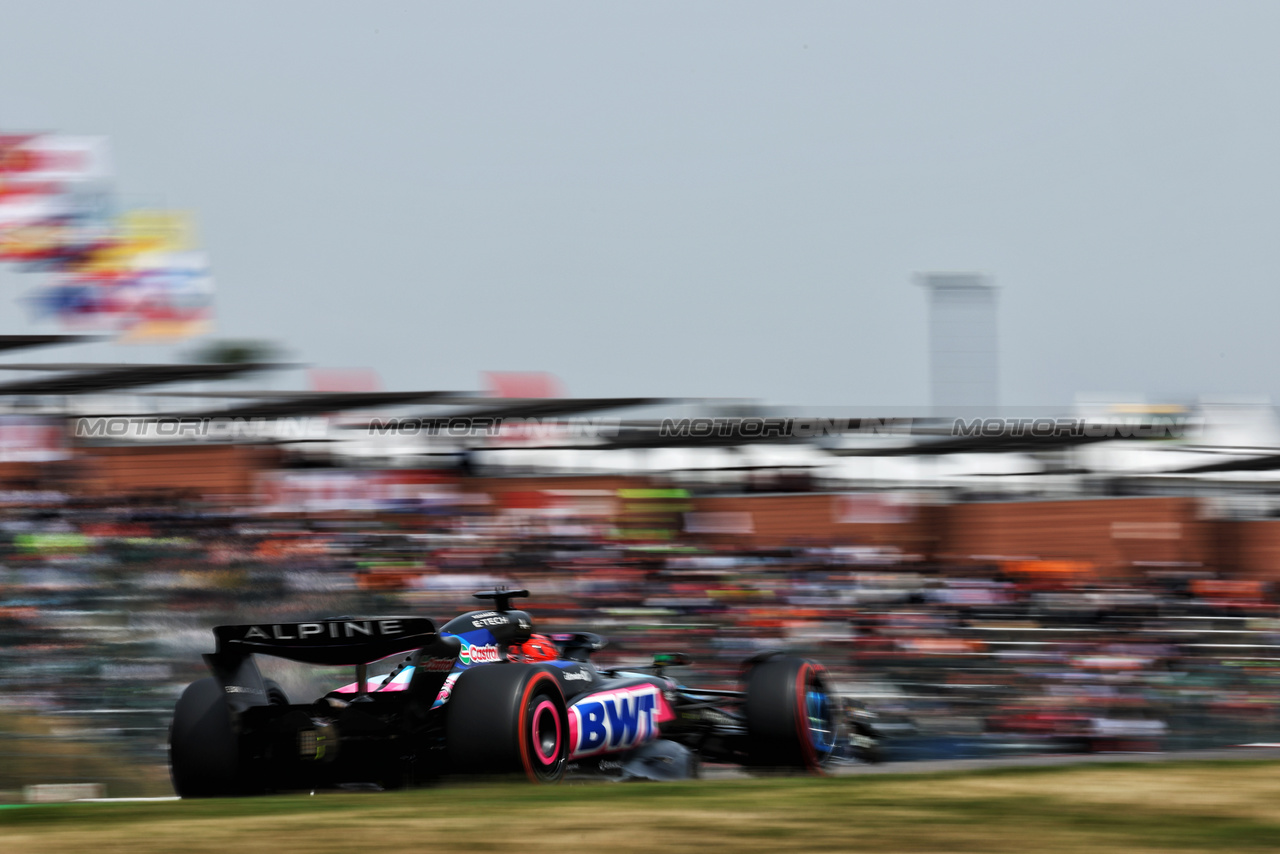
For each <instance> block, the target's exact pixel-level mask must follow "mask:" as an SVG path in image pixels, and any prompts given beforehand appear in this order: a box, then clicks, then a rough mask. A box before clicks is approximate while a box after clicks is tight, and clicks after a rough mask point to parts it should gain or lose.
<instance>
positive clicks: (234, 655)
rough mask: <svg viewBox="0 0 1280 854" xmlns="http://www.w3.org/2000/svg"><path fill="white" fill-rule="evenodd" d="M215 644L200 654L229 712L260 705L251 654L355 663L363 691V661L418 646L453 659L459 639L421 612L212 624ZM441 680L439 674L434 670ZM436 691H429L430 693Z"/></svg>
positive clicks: (261, 690) (261, 692)
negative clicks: (210, 650)
mask: <svg viewBox="0 0 1280 854" xmlns="http://www.w3.org/2000/svg"><path fill="white" fill-rule="evenodd" d="M213 635H214V637H215V638H216V639H217V642H218V646H217V649H216V651H215V652H213V653H207V654H206V655H205V656H204V661H205V664H206V665H208V667H209V671H210V672H211V673H212V674H213V677H214V679H216V680H217V681H218V684H219V685H221V686H222V690H223V692H224V699H225V700H226V702H227V705H228V707H229V708H230V709H231V710H232V711H233V712H241V711H244V710H245V709H247V708H249V707H251V706H260V705H265V704H266V702H267V694H266V686H265V685H264V684H263V681H262V674H261V672H260V671H259V670H258V665H257V663H256V662H255V661H254V660H253V656H254V655H255V654H260V655H270V656H275V657H276V658H285V659H288V660H290V661H300V662H303V663H306V664H329V665H347V664H354V665H355V666H356V674H357V680H358V681H359V683H360V685H361V692H360V693H362V694H363V693H364V689H363V686H364V682H365V676H364V673H365V665H367V664H368V663H369V662H371V661H377V660H379V659H382V658H386V657H388V656H391V655H395V654H396V653H398V652H407V651H410V650H422V651H423V653H424V654H426V655H430V656H433V660H436V658H440V659H443V658H449V659H453V658H456V657H457V655H458V651H459V646H460V644H459V642H458V640H457V639H456V638H452V637H446V638H442V637H441V636H440V634H439V632H437V631H436V626H435V623H433V622H432V621H431V620H429V619H427V618H426V617H381V618H359V617H358V618H342V619H337V620H319V621H316V622H310V623H261V624H255V625H247V626H217V627H216V628H214V630H213ZM439 676H440V679H441V680H443V679H444V674H443V673H441V674H439ZM432 696H433V697H434V696H435V695H434V694H433V695H432Z"/></svg>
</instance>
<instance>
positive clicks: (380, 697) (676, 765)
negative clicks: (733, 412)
mask: <svg viewBox="0 0 1280 854" xmlns="http://www.w3.org/2000/svg"><path fill="white" fill-rule="evenodd" d="M520 595H527V593H525V592H524V591H490V592H486V593H482V594H477V596H478V597H480V598H483V599H486V600H489V601H492V603H493V605H494V608H493V610H488V611H472V612H469V613H466V614H463V615H461V616H459V617H456V618H454V619H453V620H450V621H449V622H447V623H445V624H444V625H443V626H441V627H439V628H437V626H436V625H435V623H434V622H433V621H431V620H429V619H426V618H421V617H384V618H376V619H363V618H358V619H349V618H340V619H330V620H317V621H315V622H310V623H288V624H270V625H248V626H220V627H218V628H216V629H215V630H214V634H215V638H216V640H217V648H216V650H215V651H214V652H213V653H210V654H207V655H205V656H204V658H205V662H206V664H207V665H208V668H209V671H210V673H211V677H210V678H208V679H204V680H200V681H199V682H196V683H193V684H192V685H191V686H190V687H189V688H188V689H187V691H186V693H184V695H183V697H182V699H181V700H180V701H179V703H178V707H177V709H176V711H175V717H174V723H173V727H172V729H171V735H170V762H171V771H172V776H173V781H174V786H175V789H176V790H177V791H178V793H179V794H180V795H183V796H208V795H227V794H252V793H257V792H266V791H283V790H297V789H316V788H326V787H351V786H355V787H379V788H398V787H402V786H408V785H416V784H423V783H428V782H430V781H433V780H435V779H437V778H439V777H441V776H442V775H446V774H473V773H494V772H498V773H502V772H514V773H520V772H521V771H523V772H524V773H525V774H526V775H527V776H528V777H529V778H530V779H533V780H535V781H540V782H548V781H554V780H558V779H560V778H561V777H563V776H564V775H565V774H575V773H577V774H603V775H606V776H614V777H622V778H628V777H630V778H649V779H677V778H683V777H691V776H696V774H697V773H698V768H699V765H700V763H701V762H704V761H705V762H714V763H731V764H738V765H748V766H751V765H756V766H763V765H769V766H790V767H796V768H801V769H807V770H821V768H822V767H824V766H826V765H827V763H828V762H829V761H830V760H831V759H834V758H838V757H839V755H840V753H841V752H842V751H844V750H845V748H846V747H847V745H848V744H849V741H848V739H847V738H844V737H843V736H842V735H841V734H840V733H839V732H838V730H840V729H841V719H840V707H839V703H838V701H837V700H836V699H835V698H834V696H831V695H830V692H829V691H828V690H827V687H826V683H825V676H824V675H823V674H822V671H821V668H820V667H818V666H817V665H815V664H813V663H812V662H804V661H802V660H800V659H787V658H785V657H781V656H776V655H769V656H757V657H756V658H754V659H752V660H750V661H748V662H746V663H745V665H744V680H745V681H744V690H742V691H719V690H706V689H696V688H689V687H686V686H683V685H682V684H680V682H679V681H678V680H676V679H675V678H673V677H672V676H671V675H670V669H671V668H672V667H679V666H682V665H685V664H687V663H689V662H688V659H687V658H685V657H684V656H683V655H680V654H677V653H672V654H659V655H656V656H655V657H654V665H653V666H652V667H647V668H639V669H629V670H609V669H600V668H598V667H597V666H596V665H595V664H594V663H593V662H592V661H591V655H592V653H593V652H595V651H597V650H599V649H601V648H602V647H603V646H604V644H605V642H604V640H603V639H602V638H601V637H599V636H598V635H594V634H591V633H585V632H584V633H574V634H565V635H555V636H553V639H554V641H555V643H556V645H557V648H558V651H559V656H558V658H557V660H556V661H551V662H539V663H536V664H530V663H519V662H515V661H511V660H510V656H509V652H508V650H509V649H510V647H511V645H513V644H519V643H522V642H523V641H525V640H527V639H528V638H529V637H530V635H531V633H532V631H533V620H532V618H531V617H530V616H529V614H527V613H526V612H524V611H520V610H513V609H512V608H511V607H510V600H511V599H512V598H514V597H516V596H520ZM257 654H265V655H271V656H277V657H282V658H287V659H291V660H295V661H301V662H308V663H315V664H325V665H350V666H353V667H354V668H355V682H353V683H352V684H351V685H348V686H345V687H343V688H339V689H337V690H335V691H330V692H329V693H327V694H325V695H324V696H322V697H320V698H318V699H316V700H315V701H314V702H310V703H292V702H289V701H288V699H287V698H286V697H285V696H284V693H283V691H281V690H280V688H279V687H278V686H275V685H273V684H272V683H270V682H269V680H264V679H263V677H262V675H261V673H260V671H259V670H258V667H257V664H256V662H255V660H254V656H255V655H257ZM398 654H403V655H404V657H403V659H402V660H401V661H400V662H399V663H398V665H397V666H396V668H395V669H394V670H393V671H392V672H391V673H390V674H389V675H387V676H385V677H378V678H376V679H374V680H370V679H369V677H368V674H367V666H368V664H369V663H371V662H374V661H379V660H382V659H386V658H388V657H390V656H396V655H398ZM477 671H483V672H482V673H477ZM793 684H794V685H795V686H797V687H795V688H794V689H792V688H790V687H788V686H791V685H793ZM775 695H776V696H775ZM806 703H807V704H808V706H807V708H808V709H809V711H808V712H807V713H806V711H805V709H806V706H805V704H806ZM824 704H825V705H824ZM795 733H798V735H795ZM815 751H816V752H815Z"/></svg>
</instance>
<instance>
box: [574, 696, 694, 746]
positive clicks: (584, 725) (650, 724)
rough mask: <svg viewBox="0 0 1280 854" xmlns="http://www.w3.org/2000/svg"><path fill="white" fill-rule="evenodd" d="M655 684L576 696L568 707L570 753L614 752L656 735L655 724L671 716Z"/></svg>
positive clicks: (651, 739) (643, 742)
mask: <svg viewBox="0 0 1280 854" xmlns="http://www.w3.org/2000/svg"><path fill="white" fill-rule="evenodd" d="M673 717H674V716H673V715H672V714H671V708H670V706H669V705H668V704H667V702H666V700H664V699H663V697H662V691H661V689H660V688H658V686H656V685H638V686H635V687H633V688H617V689H615V690H613V691H602V692H600V693H598V694H587V695H585V696H583V697H580V698H578V699H577V700H575V701H574V702H573V705H571V706H570V707H569V744H570V745H571V746H572V747H571V753H570V757H571V758H573V759H581V758H583V757H586V756H595V755H597V754H601V753H618V752H621V751H625V750H631V749H632V748H635V747H639V746H640V745H642V744H645V743H646V742H649V741H653V740H654V739H655V738H657V737H658V732H659V728H658V725H659V724H660V723H663V722H664V721H669V720H672V719H673Z"/></svg>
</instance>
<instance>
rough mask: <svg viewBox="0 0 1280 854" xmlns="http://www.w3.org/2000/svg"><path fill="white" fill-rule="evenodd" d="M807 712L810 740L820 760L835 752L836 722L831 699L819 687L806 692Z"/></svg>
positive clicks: (811, 687)
mask: <svg viewBox="0 0 1280 854" xmlns="http://www.w3.org/2000/svg"><path fill="white" fill-rule="evenodd" d="M804 706H805V712H806V713H807V715H808V717H809V738H810V739H811V740H812V742H813V749H814V750H815V751H816V752H817V754H818V756H819V757H820V758H823V757H826V756H827V755H829V754H830V753H831V751H833V750H835V746H836V722H835V715H834V714H833V713H832V708H831V698H830V697H829V696H828V695H827V692H826V691H823V690H822V689H821V688H820V687H819V686H817V685H811V686H810V687H809V690H808V691H807V692H805V703H804Z"/></svg>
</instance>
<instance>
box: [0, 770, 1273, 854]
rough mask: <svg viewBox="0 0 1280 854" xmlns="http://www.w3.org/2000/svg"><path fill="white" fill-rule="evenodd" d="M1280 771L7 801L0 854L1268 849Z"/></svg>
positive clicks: (1030, 773) (1031, 773)
mask: <svg viewBox="0 0 1280 854" xmlns="http://www.w3.org/2000/svg"><path fill="white" fill-rule="evenodd" d="M1278 772H1280V763H1270V762H1180V763H1134V764H1123V763H1117V764H1107V765H1086V766H1075V767H1071V768H1052V769H1049V768H1031V769H1025V768H1019V769H1000V770H990V771H979V772H969V773H949V774H901V775H866V776H852V777H841V778H836V779H807V778H799V779H797V778H785V779H756V780H735V781H718V782H706V781H704V782H696V783H676V784H600V785H581V786H570V785H564V786H554V787H541V788H539V787H533V786H530V785H528V784H524V783H505V782H503V783H485V784H469V785H441V786H439V787H437V788H432V789H420V790H416V791H411V792H395V793H367V794H335V793H328V794H317V795H315V796H314V797H312V796H307V795H288V796H277V797H269V798H257V799H228V800H213V801H184V802H165V803H140V804H80V805H66V806H42V807H32V808H26V809H14V810H4V811H0V850H2V851H23V852H24V854H29V853H30V852H36V853H37V854H38V852H52V851H83V850H90V849H92V850H93V851H95V852H103V851H105V852H110V851H122V852H123V851H129V852H143V854H145V852H152V851H184V852H185V851H191V852H204V851H209V852H213V851H219V852H220V851H234V852H236V854H252V852H272V854H279V852H282V851H294V850H305V851H307V852H315V854H323V852H348V851H351V850H353V849H357V848H361V847H365V846H368V847H371V848H374V849H376V850H377V851H379V852H398V851H425V850H432V849H436V848H439V849H442V850H446V851H465V852H473V851H474V852H487V851H502V852H508V851H511V850H513V849H515V850H519V851H521V852H543V851H546V852H552V851H555V852H563V851H565V850H567V849H568V850H578V849H581V850H588V849H600V850H604V851H607V852H610V854H614V852H617V854H621V852H630V851H652V850H654V849H658V848H662V849H666V850H670V851H675V852H684V851H689V852H692V851H698V852H703V854H705V852H708V851H719V850H735V851H741V852H773V851H780V850H781V851H832V852H834V851H857V852H942V851H951V852H1019V854H1022V852H1077V851H1080V852H1083V851H1089V852H1105V851H1116V852H1121V851H1123V852H1155V851H1162V852H1163V851H1174V852H1196V851H1232V852H1239V851H1244V852H1252V851H1268V852H1270V851H1276V850H1280V806H1277V805H1280V773H1278Z"/></svg>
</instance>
